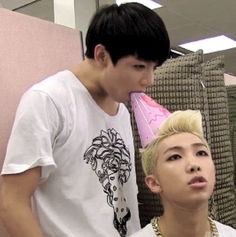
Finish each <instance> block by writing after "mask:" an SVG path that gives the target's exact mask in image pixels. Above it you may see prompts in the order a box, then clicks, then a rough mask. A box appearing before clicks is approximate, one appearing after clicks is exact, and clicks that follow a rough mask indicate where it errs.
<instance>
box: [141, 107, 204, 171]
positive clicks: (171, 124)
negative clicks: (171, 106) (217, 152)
mask: <svg viewBox="0 0 236 237" xmlns="http://www.w3.org/2000/svg"><path fill="white" fill-rule="evenodd" d="M179 133H191V134H194V135H196V136H197V137H198V138H200V139H201V141H202V142H203V143H204V144H205V145H206V146H207V147H208V148H209V146H208V143H207V141H206V140H205V138H204V133H203V127H202V116H201V113H200V111H198V110H184V111H175V112H174V113H172V114H171V115H170V116H169V117H168V118H167V119H166V120H165V121H164V122H163V123H162V124H161V126H160V128H159V129H158V132H157V137H156V138H155V139H154V140H153V141H152V142H151V143H150V144H149V145H148V146H147V147H146V148H145V149H142V150H141V151H140V152H141V159H142V167H143V171H144V173H145V175H149V174H154V170H155V167H156V161H157V158H158V157H157V147H158V144H159V143H160V142H161V141H162V140H163V139H165V138H167V137H170V136H172V135H174V134H179Z"/></svg>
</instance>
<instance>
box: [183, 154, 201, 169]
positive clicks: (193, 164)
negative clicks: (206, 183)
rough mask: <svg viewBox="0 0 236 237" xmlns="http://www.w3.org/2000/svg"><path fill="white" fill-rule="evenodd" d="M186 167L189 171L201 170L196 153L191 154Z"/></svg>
mask: <svg viewBox="0 0 236 237" xmlns="http://www.w3.org/2000/svg"><path fill="white" fill-rule="evenodd" d="M186 169H187V172H188V173H194V172H199V171H201V166H200V165H199V163H198V162H197V160H196V157H195V156H194V155H189V157H188V160H187V164H186Z"/></svg>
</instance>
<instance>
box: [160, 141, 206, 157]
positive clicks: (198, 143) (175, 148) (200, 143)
mask: <svg viewBox="0 0 236 237" xmlns="http://www.w3.org/2000/svg"><path fill="white" fill-rule="evenodd" d="M201 146H204V147H205V148H208V147H207V146H206V144H204V143H202V142H197V143H193V144H191V147H201ZM183 149H184V148H183V147H182V146H173V147H170V148H168V149H166V150H165V151H164V154H166V153H167V152H169V151H173V150H183Z"/></svg>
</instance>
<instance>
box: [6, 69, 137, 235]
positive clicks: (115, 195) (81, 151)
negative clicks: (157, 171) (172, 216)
mask: <svg viewBox="0 0 236 237" xmlns="http://www.w3.org/2000/svg"><path fill="white" fill-rule="evenodd" d="M36 166H42V177H41V183H40V185H39V187H38V189H37V190H36V192H35V193H34V196H33V200H32V201H33V206H34V209H35V210H36V213H37V215H38V218H39V221H40V224H41V226H42V229H43V233H44V235H45V237H55V236H56V237H80V236H81V237H85V236H86V237H94V236H97V237H99V236H100V237H111V236H112V237H120V236H122V237H123V236H128V235H130V234H131V233H134V232H136V231H137V230H139V229H140V224H139V216H138V203H137V192H138V189H137V184H136V175H135V161H134V148H133V138H132V130H131V126H130V115H129V112H128V110H127V108H126V107H125V106H124V105H123V104H120V106H119V111H118V113H117V115H115V116H109V115H108V114H106V113H105V112H104V111H103V110H102V109H101V108H100V107H99V106H98V105H97V104H96V103H95V101H94V100H93V99H92V97H91V95H90V94H89V93H88V91H87V89H86V88H85V87H84V86H83V84H82V83H81V82H80V81H79V80H78V79H77V78H76V77H75V76H74V74H73V73H71V72H70V71H62V72H59V73H57V74H55V75H53V76H51V77H49V78H47V79H45V80H44V81H41V82H40V83H38V84H36V85H34V86H33V87H32V88H31V89H30V90H28V91H27V92H26V93H25V94H24V96H23V97H22V100H21V102H20V105H19V107H18V109H17V114H16V118H15V123H14V126H13V129H12V134H11V137H10V140H9V144H8V149H7V155H6V159H5V162H4V165H3V169H2V174H15V173H21V172H24V171H26V170H28V169H30V168H33V167H36Z"/></svg>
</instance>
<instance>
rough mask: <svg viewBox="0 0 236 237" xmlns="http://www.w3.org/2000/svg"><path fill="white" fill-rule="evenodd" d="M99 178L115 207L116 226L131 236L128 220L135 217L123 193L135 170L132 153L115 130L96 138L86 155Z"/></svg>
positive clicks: (109, 201)
mask: <svg viewBox="0 0 236 237" xmlns="http://www.w3.org/2000/svg"><path fill="white" fill-rule="evenodd" d="M84 160H85V161H86V163H89V164H90V165H91V167H92V169H93V170H94V172H95V173H96V175H97V176H98V178H99V181H100V183H101V184H102V186H103V190H104V192H105V193H106V195H107V203H108V205H109V206H110V207H112V208H113V210H114V220H113V224H114V227H115V228H116V229H117V231H118V232H119V234H120V236H121V237H126V235H127V222H128V220H129V219H130V217H131V213H130V209H129V208H128V207H127V203H126V198H125V196H124V193H123V185H124V184H125V183H126V182H127V181H128V179H129V176H130V172H131V162H130V153H129V150H128V149H127V147H126V146H125V144H124V141H123V139H122V138H121V137H120V134H119V133H118V132H117V131H116V130H115V129H108V130H107V132H106V131H103V130H102V131H101V133H100V136H98V137H96V138H94V139H93V144H92V145H91V146H90V147H89V148H88V149H87V151H86V152H85V154H84Z"/></svg>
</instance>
